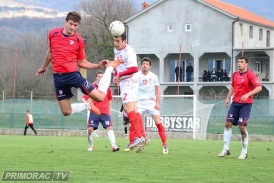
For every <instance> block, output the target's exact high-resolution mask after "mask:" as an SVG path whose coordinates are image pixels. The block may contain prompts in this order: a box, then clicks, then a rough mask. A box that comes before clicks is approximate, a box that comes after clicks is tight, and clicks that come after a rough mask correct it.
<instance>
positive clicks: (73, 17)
mask: <svg viewBox="0 0 274 183" xmlns="http://www.w3.org/2000/svg"><path fill="white" fill-rule="evenodd" d="M69 20H72V21H73V22H79V23H80V22H81V15H80V14H79V13H78V12H76V11H72V12H69V13H68V14H67V17H66V21H69Z"/></svg>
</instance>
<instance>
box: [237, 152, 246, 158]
mask: <svg viewBox="0 0 274 183" xmlns="http://www.w3.org/2000/svg"><path fill="white" fill-rule="evenodd" d="M246 158H247V153H241V154H240V156H239V157H238V159H246Z"/></svg>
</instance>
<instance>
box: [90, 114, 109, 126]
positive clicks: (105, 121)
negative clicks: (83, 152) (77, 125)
mask: <svg viewBox="0 0 274 183" xmlns="http://www.w3.org/2000/svg"><path fill="white" fill-rule="evenodd" d="M99 122H100V123H101V124H102V126H103V128H105V129H106V128H107V127H109V126H112V123H111V120H110V115H107V114H101V115H99V116H97V115H95V114H94V113H92V112H91V113H90V115H89V119H88V128H89V127H92V128H93V129H94V130H96V129H98V126H99Z"/></svg>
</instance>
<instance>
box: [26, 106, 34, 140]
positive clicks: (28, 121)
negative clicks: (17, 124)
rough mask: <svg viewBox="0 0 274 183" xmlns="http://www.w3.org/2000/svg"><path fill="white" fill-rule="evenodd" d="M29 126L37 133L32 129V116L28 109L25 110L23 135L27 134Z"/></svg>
mask: <svg viewBox="0 0 274 183" xmlns="http://www.w3.org/2000/svg"><path fill="white" fill-rule="evenodd" d="M29 127H30V128H31V129H32V131H33V132H34V133H35V135H37V131H36V130H35V129H34V126H33V117H32V114H31V113H30V112H29V110H27V111H26V126H25V130H24V135H26V134H27V129H28V128H29Z"/></svg>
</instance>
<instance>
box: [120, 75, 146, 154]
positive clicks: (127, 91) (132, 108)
mask: <svg viewBox="0 0 274 183" xmlns="http://www.w3.org/2000/svg"><path fill="white" fill-rule="evenodd" d="M138 87H139V85H138V78H137V76H136V75H133V76H132V77H131V78H128V79H125V80H122V81H121V82H120V90H121V98H122V101H123V106H124V111H125V112H126V114H127V116H128V118H129V123H130V134H129V135H130V137H132V135H133V134H134V133H135V137H136V138H135V140H134V141H133V143H132V144H130V145H129V147H128V148H127V150H128V149H131V148H134V147H136V146H137V145H141V144H143V143H144V141H145V139H144V138H143V137H142V135H141V132H140V126H139V123H138V116H137V115H136V113H137V112H138V111H137V101H138V99H137V94H138V89H139V88H138Z"/></svg>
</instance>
